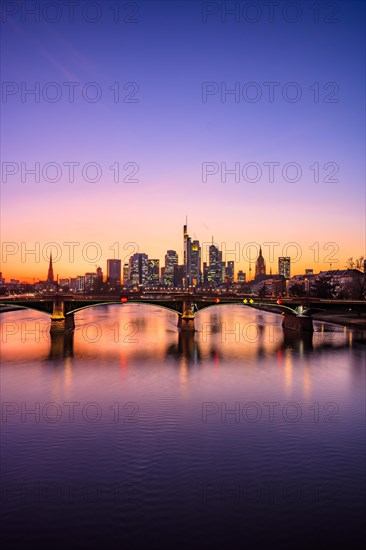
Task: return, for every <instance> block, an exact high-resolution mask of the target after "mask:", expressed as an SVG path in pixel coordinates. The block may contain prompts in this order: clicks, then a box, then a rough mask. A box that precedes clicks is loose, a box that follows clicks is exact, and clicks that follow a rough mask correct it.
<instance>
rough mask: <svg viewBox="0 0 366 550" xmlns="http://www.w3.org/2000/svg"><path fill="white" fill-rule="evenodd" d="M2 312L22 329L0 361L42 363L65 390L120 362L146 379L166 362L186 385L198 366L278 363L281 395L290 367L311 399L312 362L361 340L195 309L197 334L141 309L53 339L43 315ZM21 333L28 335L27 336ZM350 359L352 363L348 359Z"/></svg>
mask: <svg viewBox="0 0 366 550" xmlns="http://www.w3.org/2000/svg"><path fill="white" fill-rule="evenodd" d="M6 315H7V317H5V316H3V317H2V322H3V323H4V322H5V324H6V323H9V324H11V323H13V324H17V323H18V325H19V327H20V328H19V331H18V333H17V334H14V335H13V336H11V337H8V338H7V341H6V343H5V345H3V360H4V362H8V364H9V363H14V364H15V366H17V367H18V366H19V365H22V364H24V363H25V364H27V363H28V362H38V361H39V360H41V364H43V365H44V366H46V365H53V366H54V368H55V369H57V370H60V369H61V370H63V371H64V380H63V385H64V387H65V388H66V389H67V388H69V389H70V388H71V385H72V379H73V376H74V370H75V368H76V367H77V368H78V369H80V368H82V369H83V370H85V369H88V370H89V371H93V372H94V371H95V369H102V370H103V371H106V372H108V370H110V369H115V367H116V365H117V366H118V370H119V373H120V376H121V377H122V378H123V377H126V376H131V373H132V372H133V370H134V369H136V368H137V369H138V370H143V371H145V372H146V373H147V374H149V372H148V371H149V370H153V371H155V370H158V371H160V372H161V373H162V372H163V368H164V365H165V364H167V365H171V366H176V367H178V373H179V374H178V382H179V384H180V385H181V387H182V388H184V387H185V386H186V384H187V383H188V381H189V379H190V377H191V375H192V369H196V368H197V367H200V368H203V369H207V368H210V369H211V368H212V369H214V371H217V374H218V373H219V372H220V371H221V369H222V368H223V369H228V368H232V367H233V366H234V367H235V369H240V368H243V369H245V372H249V373H250V372H251V370H252V371H253V372H256V371H257V370H258V369H263V368H265V369H268V368H269V369H270V371H271V369H273V368H274V365H276V368H277V369H280V372H282V374H281V378H282V380H283V387H284V389H285V391H286V392H288V391H290V390H291V387H292V385H293V383H294V368H297V369H299V368H301V369H302V371H303V372H302V376H301V384H302V386H303V395H304V396H310V395H311V391H312V388H313V381H312V376H313V370H314V365H315V364H316V365H317V364H319V362H321V361H322V357H323V356H324V357H327V356H328V355H327V354H329V353H333V354H334V357H337V354H339V353H342V352H343V353H344V352H347V350H352V349H353V348H354V347H355V346H356V348H357V346H358V345H359V342H361V337H362V334H360V333H357V332H354V331H352V330H349V329H347V328H346V327H337V326H332V325H329V324H325V323H320V322H316V323H315V332H314V333H313V334H301V335H299V334H296V333H295V332H293V331H284V330H283V329H282V327H281V317H280V316H277V315H274V314H270V313H266V312H260V311H257V310H248V309H247V308H246V309H243V308H240V307H237V306H231V307H213V308H212V309H208V310H205V311H202V312H200V313H199V314H198V315H197V318H196V328H197V331H196V332H195V333H191V332H180V331H179V330H178V328H177V326H176V324H177V316H176V315H175V314H174V313H170V312H169V311H166V310H162V309H159V308H151V307H149V308H146V307H144V306H141V307H136V306H131V307H129V308H127V307H124V308H123V309H122V308H120V307H118V306H103V307H98V308H95V309H88V310H84V311H83V312H80V313H79V314H78V315H76V317H75V321H76V330H75V331H73V332H68V333H65V334H56V335H52V337H51V336H50V335H49V334H48V331H47V323H46V320H45V317H44V316H42V315H40V314H38V313H36V312H30V313H29V314H28V315H27V318H26V319H25V320H24V321H23V320H22V318H21V316H20V315H19V312H12V313H8V314H6ZM22 323H24V327H23V329H24V330H22V327H21V326H20V325H21V324H22ZM37 323H38V324H39V325H40V327H44V329H43V330H42V331H41V332H42V337H40V338H39V339H38V341H36V339H35V338H34V337H33V338H32V334H31V331H32V329H33V331H34V328H35V326H36V325H37ZM26 330H29V331H30V333H29V337H27V338H25V332H26ZM22 340H23V341H22ZM360 353H362V347H361V350H360ZM351 358H352V359H351ZM353 361H354V362H355V363H357V360H355V359H354V357H353V355H352V354H351V355H350V362H351V363H352V362H353ZM107 369H108V370H107ZM248 369H250V370H249V371H248ZM220 376H221V375H220ZM297 376H298V374H297ZM298 382H299V380H298Z"/></svg>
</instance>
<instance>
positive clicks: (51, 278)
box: [47, 253, 55, 283]
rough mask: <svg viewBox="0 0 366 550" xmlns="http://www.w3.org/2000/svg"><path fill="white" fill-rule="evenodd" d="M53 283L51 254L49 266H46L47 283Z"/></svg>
mask: <svg viewBox="0 0 366 550" xmlns="http://www.w3.org/2000/svg"><path fill="white" fill-rule="evenodd" d="M54 282H55V279H54V278H53V266H52V253H51V255H50V265H49V266H48V275H47V283H54Z"/></svg>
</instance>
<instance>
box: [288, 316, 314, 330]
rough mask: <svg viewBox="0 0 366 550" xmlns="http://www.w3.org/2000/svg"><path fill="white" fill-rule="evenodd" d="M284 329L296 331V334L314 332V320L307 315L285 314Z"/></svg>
mask: <svg viewBox="0 0 366 550" xmlns="http://www.w3.org/2000/svg"><path fill="white" fill-rule="evenodd" d="M282 315H283V319H282V328H283V329H284V330H287V329H288V330H294V331H296V332H314V327H313V320H312V318H311V317H308V316H305V315H293V314H292V313H283V314H282Z"/></svg>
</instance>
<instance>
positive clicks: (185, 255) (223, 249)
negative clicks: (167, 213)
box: [3, 217, 357, 286]
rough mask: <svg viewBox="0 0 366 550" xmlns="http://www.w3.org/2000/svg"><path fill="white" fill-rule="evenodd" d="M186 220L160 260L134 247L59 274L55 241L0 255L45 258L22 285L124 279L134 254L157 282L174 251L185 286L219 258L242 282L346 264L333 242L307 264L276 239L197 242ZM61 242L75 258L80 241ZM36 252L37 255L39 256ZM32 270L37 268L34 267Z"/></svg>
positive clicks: (314, 248)
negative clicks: (179, 240)
mask: <svg viewBox="0 0 366 550" xmlns="http://www.w3.org/2000/svg"><path fill="white" fill-rule="evenodd" d="M187 224H188V221H187V217H186V222H185V225H184V226H183V246H182V247H181V251H182V252H180V253H179V252H178V251H176V250H175V249H172V248H168V249H165V253H164V254H163V258H154V259H153V258H151V257H149V254H150V252H149V251H141V250H139V249H137V250H134V252H133V254H131V255H128V254H127V255H125V256H124V258H121V257H119V258H118V257H115V258H106V259H105V261H104V263H103V261H101V258H99V256H98V258H96V259H97V260H98V261H96V262H94V263H93V265H91V264H90V263H89V264H88V262H85V260H84V268H85V266H87V265H89V269H88V270H84V271H83V267H81V268H78V269H76V270H75V268H73V265H74V263H75V262H74V261H73V262H70V264H69V266H68V268H69V269H68V270H67V271H66V272H65V273H64V272H61V273H59V269H58V267H57V262H58V259H57V256H56V260H55V256H53V257H52V250H53V249H56V252H57V253H58V252H59V251H60V250H61V247H60V246H59V245H58V244H57V243H51V244H50V243H48V246H46V247H45V249H46V250H47V251H48V252H49V251H51V252H50V256H49V258H48V259H47V258H46V259H45V258H44V249H42V248H41V246H40V243H39V245H38V246H35V247H34V248H33V249H32V248H31V247H30V246H29V244H28V246H24V248H23V247H20V248H19V247H18V248H17V247H16V246H14V245H15V243H3V255H4V250H5V253H6V255H7V256H8V257H9V258H12V256H13V255H15V254H19V255H20V256H21V257H22V258H23V259H25V258H26V257H27V256H30V257H34V258H36V257H39V262H37V264H42V268H41V267H39V269H41V271H42V269H43V264H44V262H45V261H48V262H50V263H49V267H48V275H47V277H43V275H44V272H43V271H42V272H41V276H40V277H38V276H35V275H34V274H33V276H28V277H26V278H22V279H18V280H19V281H20V282H25V283H34V282H36V280H38V281H50V280H51V278H50V277H51V276H50V273H51V274H52V276H53V273H55V275H54V276H53V280H56V278H58V279H62V278H71V277H74V278H75V277H78V276H81V272H84V274H88V273H89V274H90V272H91V273H97V272H98V271H100V272H101V273H103V274H105V276H104V279H105V280H106V281H107V282H108V281H109V280H110V279H114V280H119V281H120V282H121V281H124V280H125V267H126V266H127V265H129V264H130V263H131V261H132V260H133V258H134V257H135V256H136V257H137V256H145V258H146V262H147V263H146V280H147V269H148V267H147V266H148V262H150V264H151V262H154V263H155V264H154V265H155V270H156V269H157V270H158V274H159V275H158V279H159V283H160V279H163V278H164V270H165V266H166V265H167V261H168V265H169V262H170V261H171V259H169V256H170V254H172V255H174V263H176V264H177V265H178V266H186V267H185V270H184V271H183V280H185V279H186V278H187V266H188V270H192V273H193V275H191V278H189V277H188V282H187V285H188V286H191V285H193V286H198V284H200V282H201V279H202V280H203V278H204V277H206V276H205V273H204V270H205V266H206V265H207V268H209V266H210V265H211V267H212V266H213V265H214V264H215V262H220V263H221V262H222V263H223V264H224V265H226V266H227V267H228V266H231V267H230V269H231V268H232V269H233V271H234V275H233V277H234V281H235V282H237V281H238V274H239V273H240V274H244V276H246V281H247V282H248V281H251V280H253V279H254V278H255V277H256V276H257V275H260V274H266V273H267V275H269V274H273V275H284V274H285V273H286V277H285V278H290V272H291V274H292V275H301V274H305V273H306V272H307V271H309V270H312V271H313V272H321V271H329V270H331V269H333V270H336V269H340V270H341V269H344V268H345V267H346V265H345V266H341V265H339V262H338V261H337V258H335V255H334V250H335V248H334V247H335V245H336V243H328V249H329V248H330V250H331V254H330V256H331V258H330V260H331V261H329V262H327V263H325V262H319V261H318V262H316V261H313V263H312V264H310V262H305V261H304V260H303V262H302V263H301V261H295V262H293V260H292V258H291V256H289V255H286V256H283V255H282V254H280V252H281V250H280V245H279V243H276V242H264V243H263V244H261V243H256V242H250V243H246V244H245V245H243V246H241V243H240V242H238V241H236V242H235V243H233V245H232V246H231V248H230V246H226V243H223V242H221V245H220V241H219V240H214V237H213V236H212V237H211V241H203V242H201V241H200V240H199V239H196V238H194V239H193V240H192V238H191V237H190V236H189V233H188V225H187ZM24 244H25V243H24ZM55 244H56V246H55ZM65 244H67V246H66V248H65V250H66V251H67V253H68V255H69V257H70V258H73V259H74V260H75V256H76V254H77V252H75V250H76V249H77V248H78V247H79V248H80V243H76V242H71V243H65ZM128 244H129V245H133V248H135V245H136V243H135V242H133V243H132V242H130V243H128ZM114 245H117V246H114V247H113V250H114V252H116V251H119V250H120V247H119V245H118V243H117V242H115V243H114ZM4 247H5V248H4ZM83 248H84V249H85V250H86V251H88V250H89V248H92V249H93V250H95V251H98V249H100V250H101V248H100V245H99V244H98V243H96V242H91V243H87V248H85V245H84V246H83ZM111 248H112V247H110V249H111ZM127 248H129V247H127ZM211 248H212V249H213V250H214V249H217V252H218V253H219V256H218V257H217V258H216V259H215V257H213V256H212V252H211ZM192 249H193V250H196V252H195V253H194V254H197V257H196V260H194V261H193V260H191V253H192ZM263 249H267V252H268V255H267V256H266V254H265V252H264V251H263ZM289 249H294V250H295V254H296V256H295V257H298V256H299V254H300V255H301V254H302V249H301V247H300V245H299V244H298V243H296V242H294V241H290V242H289V243H286V250H289ZM311 250H312V252H313V255H314V258H316V257H317V256H318V257H319V253H320V246H319V243H313V246H312V247H311ZM85 253H86V252H85ZM61 254H62V251H61ZM42 256H43V258H42V260H41V257H42ZM328 256H329V253H328ZM243 257H244V258H245V259H246V261H244V260H243V259H242V258H243ZM249 257H250V258H251V261H250V262H249V261H248V258H249ZM349 257H350V256H349V255H348V256H347V259H348V258H349ZM354 257H355V258H357V255H355V256H354ZM233 258H234V259H233ZM238 258H239V261H236V260H237V259H238ZM118 262H119V263H120V265H119V266H118V267H117V264H118ZM140 263H141V260H140ZM191 263H192V267H191ZM27 264H28V265H29V262H27ZM37 264H36V265H37ZM102 264H103V266H102ZM302 264H303V265H306V266H307V267H305V268H304V269H303V270H301V268H299V265H302ZM63 265H64V264H63ZM78 265H80V266H82V265H83V262H81V261H80V262H78ZM172 265H173V264H172ZM245 265H246V266H247V267H246V269H245ZM93 266H94V267H95V270H94V271H93V270H92V269H91V268H92V267H93ZM195 266H196V267H195ZM290 266H291V267H290ZM314 266H315V268H314ZM103 267H104V269H103ZM243 267H244V269H243ZM66 269H67V268H66ZM130 269H132V270H133V267H132V265H131V266H130ZM214 269H215V268H214ZM216 269H217V268H216ZM110 271H112V274H110ZM37 272H39V271H38V270H37ZM117 272H118V274H119V275H118V276H117V275H116V273H117ZM173 272H174V270H173V271H172V274H173ZM56 273H57V275H56ZM3 274H4V275H5V276H4V277H3V278H4V279H7V280H15V279H17V277H16V276H14V275H13V273H11V272H9V273H5V271H3ZM212 277H213V278H215V274H213V275H212ZM132 279H133V277H132ZM159 283H156V284H159ZM135 284H141V280H140V281H137V280H136V281H135ZM184 284H185V283H184Z"/></svg>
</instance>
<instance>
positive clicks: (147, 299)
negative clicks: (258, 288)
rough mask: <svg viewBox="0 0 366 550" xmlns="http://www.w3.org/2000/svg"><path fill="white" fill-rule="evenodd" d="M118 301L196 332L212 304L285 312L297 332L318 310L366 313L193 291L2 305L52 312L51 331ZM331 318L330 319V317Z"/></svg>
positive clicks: (356, 306) (351, 305) (335, 303)
mask: <svg viewBox="0 0 366 550" xmlns="http://www.w3.org/2000/svg"><path fill="white" fill-rule="evenodd" d="M112 304H119V305H121V306H123V305H125V304H129V305H131V304H143V305H147V306H155V307H162V308H165V309H168V310H170V311H174V312H175V313H176V314H177V315H178V327H179V329H180V330H181V331H183V332H194V331H195V324H194V319H195V315H196V314H197V312H199V311H200V310H202V309H205V308H207V307H210V306H217V305H219V306H223V305H231V304H233V305H241V306H243V307H254V308H256V309H262V310H265V311H269V312H271V313H279V314H282V315H283V323H282V325H283V327H284V329H289V330H292V331H295V332H310V333H311V332H312V331H313V323H312V318H311V316H312V315H313V314H314V313H317V312H319V311H324V312H329V311H337V312H339V311H343V312H344V313H346V312H348V311H349V310H350V309H352V310H353V311H357V312H358V313H359V314H360V315H361V313H366V302H365V301H361V300H347V301H345V300H320V299H309V298H281V299H280V300H277V301H275V300H273V299H265V298H262V299H259V298H253V297H252V296H238V295H229V294H226V295H222V294H217V295H214V294H210V295H209V296H206V295H200V294H190V293H166V294H158V295H152V294H151V293H148V292H146V293H143V292H142V293H139V294H137V293H125V294H123V295H122V296H121V297H116V296H112V297H111V296H86V297H84V296H80V295H79V296H78V295H75V296H74V295H52V296H44V297H41V298H37V297H25V298H20V297H18V298H14V297H11V298H2V300H1V302H0V306H3V307H9V306H12V307H13V308H21V309H22V308H25V309H33V310H36V311H40V312H43V313H46V314H48V315H50V317H51V329H50V330H51V333H58V332H61V333H62V332H65V331H72V330H74V328H75V319H74V314H75V313H77V312H78V311H81V310H83V309H86V308H91V307H96V306H101V305H112ZM329 320H330V321H331V319H329Z"/></svg>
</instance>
